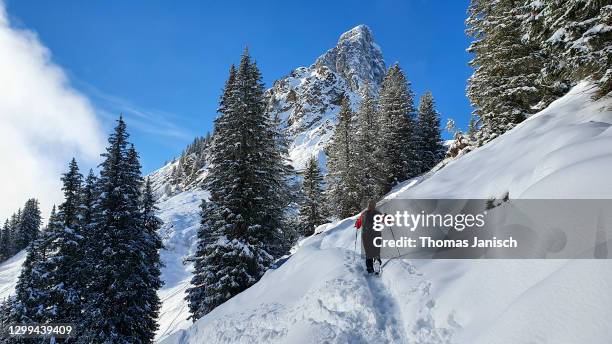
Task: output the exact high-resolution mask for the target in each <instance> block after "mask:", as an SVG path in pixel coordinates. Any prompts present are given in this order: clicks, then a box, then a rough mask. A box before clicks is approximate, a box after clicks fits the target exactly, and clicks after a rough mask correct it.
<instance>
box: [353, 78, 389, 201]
mask: <svg viewBox="0 0 612 344" xmlns="http://www.w3.org/2000/svg"><path fill="white" fill-rule="evenodd" d="M377 114H378V108H377V104H376V100H375V99H374V97H373V96H372V95H371V93H370V92H369V89H368V87H366V91H365V92H364V95H363V99H362V100H361V104H360V105H359V110H358V111H357V132H356V134H355V136H356V145H357V146H356V156H355V159H356V161H357V170H358V172H360V173H359V176H358V180H359V183H358V185H359V196H358V198H359V201H360V204H362V205H363V204H367V202H368V201H369V200H371V199H375V200H376V199H379V198H380V197H381V196H382V192H383V190H382V188H381V185H383V184H385V183H386V179H385V178H384V173H385V171H384V166H383V165H382V164H381V163H380V161H379V160H380V158H381V157H380V156H378V155H377V154H378V152H379V148H380V144H381V141H382V139H381V137H380V136H381V133H380V129H379V124H380V123H379V120H378V118H377ZM383 160H384V159H383Z"/></svg>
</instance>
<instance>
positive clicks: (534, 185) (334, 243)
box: [0, 83, 612, 344]
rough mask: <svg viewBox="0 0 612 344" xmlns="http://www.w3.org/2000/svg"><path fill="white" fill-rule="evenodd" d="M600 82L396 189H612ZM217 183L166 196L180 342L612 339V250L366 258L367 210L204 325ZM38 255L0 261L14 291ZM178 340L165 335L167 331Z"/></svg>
mask: <svg viewBox="0 0 612 344" xmlns="http://www.w3.org/2000/svg"><path fill="white" fill-rule="evenodd" d="M590 96H591V89H590V86H589V85H588V84H586V83H582V84H580V85H578V86H577V87H576V88H574V89H573V90H572V91H571V92H570V93H569V94H568V95H566V96H565V97H563V98H561V99H559V100H557V101H556V102H555V103H553V104H552V105H551V106H550V107H549V108H547V109H545V110H544V111H542V112H540V113H538V114H537V115H535V116H533V117H531V118H530V119H529V120H527V121H525V122H524V123H523V124H521V125H519V126H518V127H517V128H515V129H514V130H512V131H510V132H508V133H506V134H505V135H503V136H502V137H500V138H498V139H496V140H495V141H494V142H492V143H491V144H489V145H487V146H485V147H482V148H481V149H478V150H476V151H474V152H471V153H469V154H467V155H465V156H463V157H461V158H459V159H457V160H455V161H453V162H451V163H450V164H449V165H447V166H446V167H444V168H443V169H442V170H440V171H437V172H435V173H431V174H429V175H426V176H423V177H419V178H416V179H413V180H410V181H406V182H404V183H402V184H400V185H399V186H397V187H396V188H395V189H394V190H392V192H391V193H389V194H388V195H387V197H386V198H387V199H390V198H405V197H411V198H437V197H440V198H476V197H495V196H497V197H499V196H502V195H503V194H505V193H506V192H509V193H510V197H511V198H587V197H598V198H612V183H611V182H610V179H609V174H610V171H612V144H611V143H612V129H610V127H611V125H612V101H611V100H610V99H607V100H600V101H598V102H592V101H591V100H590ZM206 197H207V193H206V192H203V191H187V192H183V193H179V194H178V195H175V196H173V197H170V198H165V197H164V198H162V199H161V201H160V203H159V205H158V206H159V207H160V213H159V215H160V217H161V218H162V219H163V220H164V222H165V225H164V228H163V229H162V231H161V234H162V237H163V238H164V243H165V245H166V248H165V250H164V251H163V252H162V259H163V261H164V262H165V264H166V267H165V268H164V270H163V274H162V277H163V279H164V281H165V285H164V287H163V289H162V290H160V293H159V294H160V297H161V298H162V300H163V307H162V312H161V317H160V319H159V323H160V330H159V333H158V337H157V338H158V340H162V341H163V343H164V344H169V343H249V344H253V343H321V342H327V343H347V342H350V343H366V342H372V343H469V344H472V343H487V344H488V343H508V344H516V343H562V344H565V343H611V342H612V326H610V325H609V319H610V317H611V316H612V293H611V292H610V290H612V262H610V261H608V260H603V261H601V260H600V261H595V260H574V261H568V260H547V261H544V260H499V261H492V260H488V261H485V260H416V261H400V260H394V261H390V262H389V263H387V264H386V265H385V268H384V273H383V275H382V277H381V278H369V277H366V276H365V273H364V269H363V264H362V262H361V261H360V260H359V257H357V259H356V260H355V261H353V243H354V242H353V240H354V238H355V233H354V231H353V228H352V223H353V219H346V220H343V221H339V222H336V223H333V224H328V225H324V226H322V227H320V228H319V229H318V232H319V233H320V234H318V235H315V236H313V237H310V238H307V239H305V240H303V241H302V242H301V243H300V244H299V247H297V248H296V250H295V253H294V254H293V256H291V257H290V258H289V259H288V260H287V262H286V263H285V264H283V265H282V266H281V267H279V268H278V269H276V270H270V271H268V272H267V273H266V274H265V275H264V277H263V278H262V279H261V280H260V281H259V282H258V283H257V284H255V285H254V286H253V287H251V288H249V289H248V290H246V291H244V292H243V293H241V294H240V295H238V296H236V297H235V298H233V299H231V300H229V301H228V302H226V303H225V304H223V305H221V306H220V307H218V308H217V309H215V310H214V311H213V312H211V313H210V314H208V315H207V316H205V317H204V318H202V319H200V320H199V321H197V322H196V323H195V324H194V325H192V324H191V321H190V320H187V317H188V315H189V314H188V311H187V304H186V302H185V300H184V297H185V295H184V291H185V289H186V288H187V286H188V283H189V280H190V278H191V276H190V273H191V272H190V269H191V265H190V264H188V263H184V260H185V258H186V257H188V256H189V255H190V254H192V253H193V249H194V248H195V234H196V230H197V228H198V226H199V220H200V218H199V205H200V201H201V199H202V198H206ZM24 258H25V254H24V253H20V254H19V255H18V256H16V257H13V258H11V259H10V260H8V261H6V262H4V263H2V264H0V297H2V298H3V297H6V296H7V295H8V294H10V293H12V292H13V290H14V285H15V282H16V279H17V276H18V273H19V270H20V266H21V264H22V262H23V259H24ZM164 339H165V340H164Z"/></svg>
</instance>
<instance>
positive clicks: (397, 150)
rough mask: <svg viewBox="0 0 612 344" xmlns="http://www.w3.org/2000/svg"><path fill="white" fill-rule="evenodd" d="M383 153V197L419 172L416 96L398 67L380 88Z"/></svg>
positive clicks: (390, 69) (395, 67) (389, 73)
mask: <svg viewBox="0 0 612 344" xmlns="http://www.w3.org/2000/svg"><path fill="white" fill-rule="evenodd" d="M379 106H380V109H379V111H380V115H379V120H380V125H379V128H380V131H381V134H380V135H379V136H380V139H381V140H380V141H381V143H380V146H379V147H378V148H379V149H380V152H379V153H378V154H377V156H378V157H379V159H377V160H378V161H377V162H378V163H380V164H381V167H380V170H381V171H383V172H384V173H385V174H384V175H383V176H381V177H382V178H383V180H384V183H383V184H382V185H381V189H382V194H385V193H387V192H388V191H389V190H390V189H391V187H393V186H394V185H395V184H397V183H399V182H401V181H404V180H406V179H409V178H412V177H415V176H416V175H417V174H418V172H419V169H418V164H419V162H418V161H417V155H416V147H415V143H414V139H413V135H414V113H415V109H414V95H413V93H412V91H411V90H410V83H409V82H408V81H407V80H406V77H405V76H404V73H403V72H402V70H401V69H400V67H399V65H398V64H395V65H393V66H392V67H391V68H389V70H388V71H387V74H386V75H385V78H384V80H383V83H382V85H381V89H380V99H379Z"/></svg>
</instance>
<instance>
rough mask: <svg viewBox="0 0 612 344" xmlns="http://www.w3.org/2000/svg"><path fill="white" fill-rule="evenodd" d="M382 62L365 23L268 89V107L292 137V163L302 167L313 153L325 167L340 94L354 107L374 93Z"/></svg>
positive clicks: (382, 66) (338, 108) (376, 91)
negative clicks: (307, 65)
mask: <svg viewBox="0 0 612 344" xmlns="http://www.w3.org/2000/svg"><path fill="white" fill-rule="evenodd" d="M385 71H386V66H385V62H384V60H383V56H382V52H381V50H380V47H379V46H378V45H377V44H376V43H375V42H374V35H373V34H372V31H371V30H370V29H369V28H368V27H367V26H366V25H359V26H356V27H354V28H352V29H351V30H349V31H347V32H345V33H343V34H342V35H341V36H340V38H339V39H338V43H337V44H336V46H335V47H333V48H331V49H330V50H328V51H327V52H325V53H324V54H323V55H321V56H320V57H319V58H318V59H317V60H316V61H315V63H313V64H312V65H310V66H309V67H299V68H296V69H294V70H293V71H292V72H291V73H289V75H287V76H286V77H284V78H281V79H279V80H277V81H276V82H275V83H274V85H273V86H272V88H271V89H270V90H268V94H267V95H268V99H269V108H268V110H269V112H270V113H271V115H272V116H273V117H276V118H277V119H279V120H280V122H281V124H282V125H283V127H284V129H285V132H286V133H287V135H288V137H289V139H290V140H291V143H290V147H289V154H290V158H291V160H292V162H293V166H294V167H295V168H296V169H298V170H300V169H301V168H303V167H304V165H305V164H306V162H307V161H308V159H310V157H311V156H313V155H314V156H317V157H318V159H319V161H320V165H321V167H322V168H325V153H324V149H325V147H326V146H327V143H328V141H329V139H330V137H331V135H332V133H333V130H334V125H335V123H336V117H337V114H338V111H339V110H340V103H341V102H342V98H343V97H348V98H349V100H350V103H351V105H352V107H353V109H354V110H356V109H357V106H358V104H359V102H360V100H361V97H362V96H363V94H364V92H366V90H368V92H370V93H371V94H377V93H378V90H379V88H380V84H381V82H382V80H383V77H384V75H385Z"/></svg>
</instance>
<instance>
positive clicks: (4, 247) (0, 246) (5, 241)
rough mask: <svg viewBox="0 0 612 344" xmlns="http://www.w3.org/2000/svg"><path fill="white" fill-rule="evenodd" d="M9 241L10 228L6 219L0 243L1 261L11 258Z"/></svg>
mask: <svg viewBox="0 0 612 344" xmlns="http://www.w3.org/2000/svg"><path fill="white" fill-rule="evenodd" d="M11 240H12V238H11V227H10V226H9V220H8V219H7V220H5V221H4V226H3V227H2V240H1V241H0V257H2V260H5V259H8V258H9V257H10V256H11V251H12V248H11V247H12V243H11Z"/></svg>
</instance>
